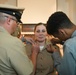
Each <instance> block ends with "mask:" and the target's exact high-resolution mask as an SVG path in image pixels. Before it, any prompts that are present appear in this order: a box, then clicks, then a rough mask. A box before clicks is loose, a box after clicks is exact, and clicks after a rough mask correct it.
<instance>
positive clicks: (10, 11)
mask: <svg viewBox="0 0 76 75" xmlns="http://www.w3.org/2000/svg"><path fill="white" fill-rule="evenodd" d="M23 10H24V8H18V7H14V6H8V5H0V75H30V74H31V73H32V71H33V65H32V62H31V60H30V59H29V58H28V57H27V55H26V51H25V50H26V49H25V46H24V44H23V43H22V41H21V40H19V39H18V38H17V37H13V36H11V34H12V33H13V32H14V31H15V29H16V27H17V25H18V23H19V22H21V20H20V19H21V15H22V12H23Z"/></svg>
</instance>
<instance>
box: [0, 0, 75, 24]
mask: <svg viewBox="0 0 76 75" xmlns="http://www.w3.org/2000/svg"><path fill="white" fill-rule="evenodd" d="M0 4H11V5H15V6H19V7H25V11H24V13H23V15H22V21H23V23H38V22H44V23H46V21H47V19H48V17H49V16H50V15H51V14H52V13H53V12H54V11H56V10H57V11H58V10H62V11H64V12H65V13H66V14H67V15H68V16H69V18H70V19H71V20H72V22H74V23H75V24H76V0H0Z"/></svg>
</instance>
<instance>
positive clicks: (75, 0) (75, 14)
mask: <svg viewBox="0 0 76 75" xmlns="http://www.w3.org/2000/svg"><path fill="white" fill-rule="evenodd" d="M57 10H62V11H64V12H65V13H66V14H67V15H68V16H69V18H70V19H71V20H72V22H73V23H75V24H76V0H57Z"/></svg>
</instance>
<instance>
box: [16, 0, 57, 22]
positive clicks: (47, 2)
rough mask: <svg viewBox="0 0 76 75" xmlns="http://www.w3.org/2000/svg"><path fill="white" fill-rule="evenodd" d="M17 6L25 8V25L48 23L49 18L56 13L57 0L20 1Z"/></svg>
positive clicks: (23, 16) (23, 18) (23, 19)
mask: <svg viewBox="0 0 76 75" xmlns="http://www.w3.org/2000/svg"><path fill="white" fill-rule="evenodd" d="M17 5H18V6H21V7H25V11H24V13H23V15H22V21H23V23H38V22H43V23H46V21H47V19H48V17H49V16H50V15H51V14H52V13H53V12H55V11H56V0H18V4H17Z"/></svg>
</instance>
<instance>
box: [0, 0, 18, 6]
mask: <svg viewBox="0 0 76 75" xmlns="http://www.w3.org/2000/svg"><path fill="white" fill-rule="evenodd" d="M0 4H10V5H14V6H16V5H17V0H0Z"/></svg>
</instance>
